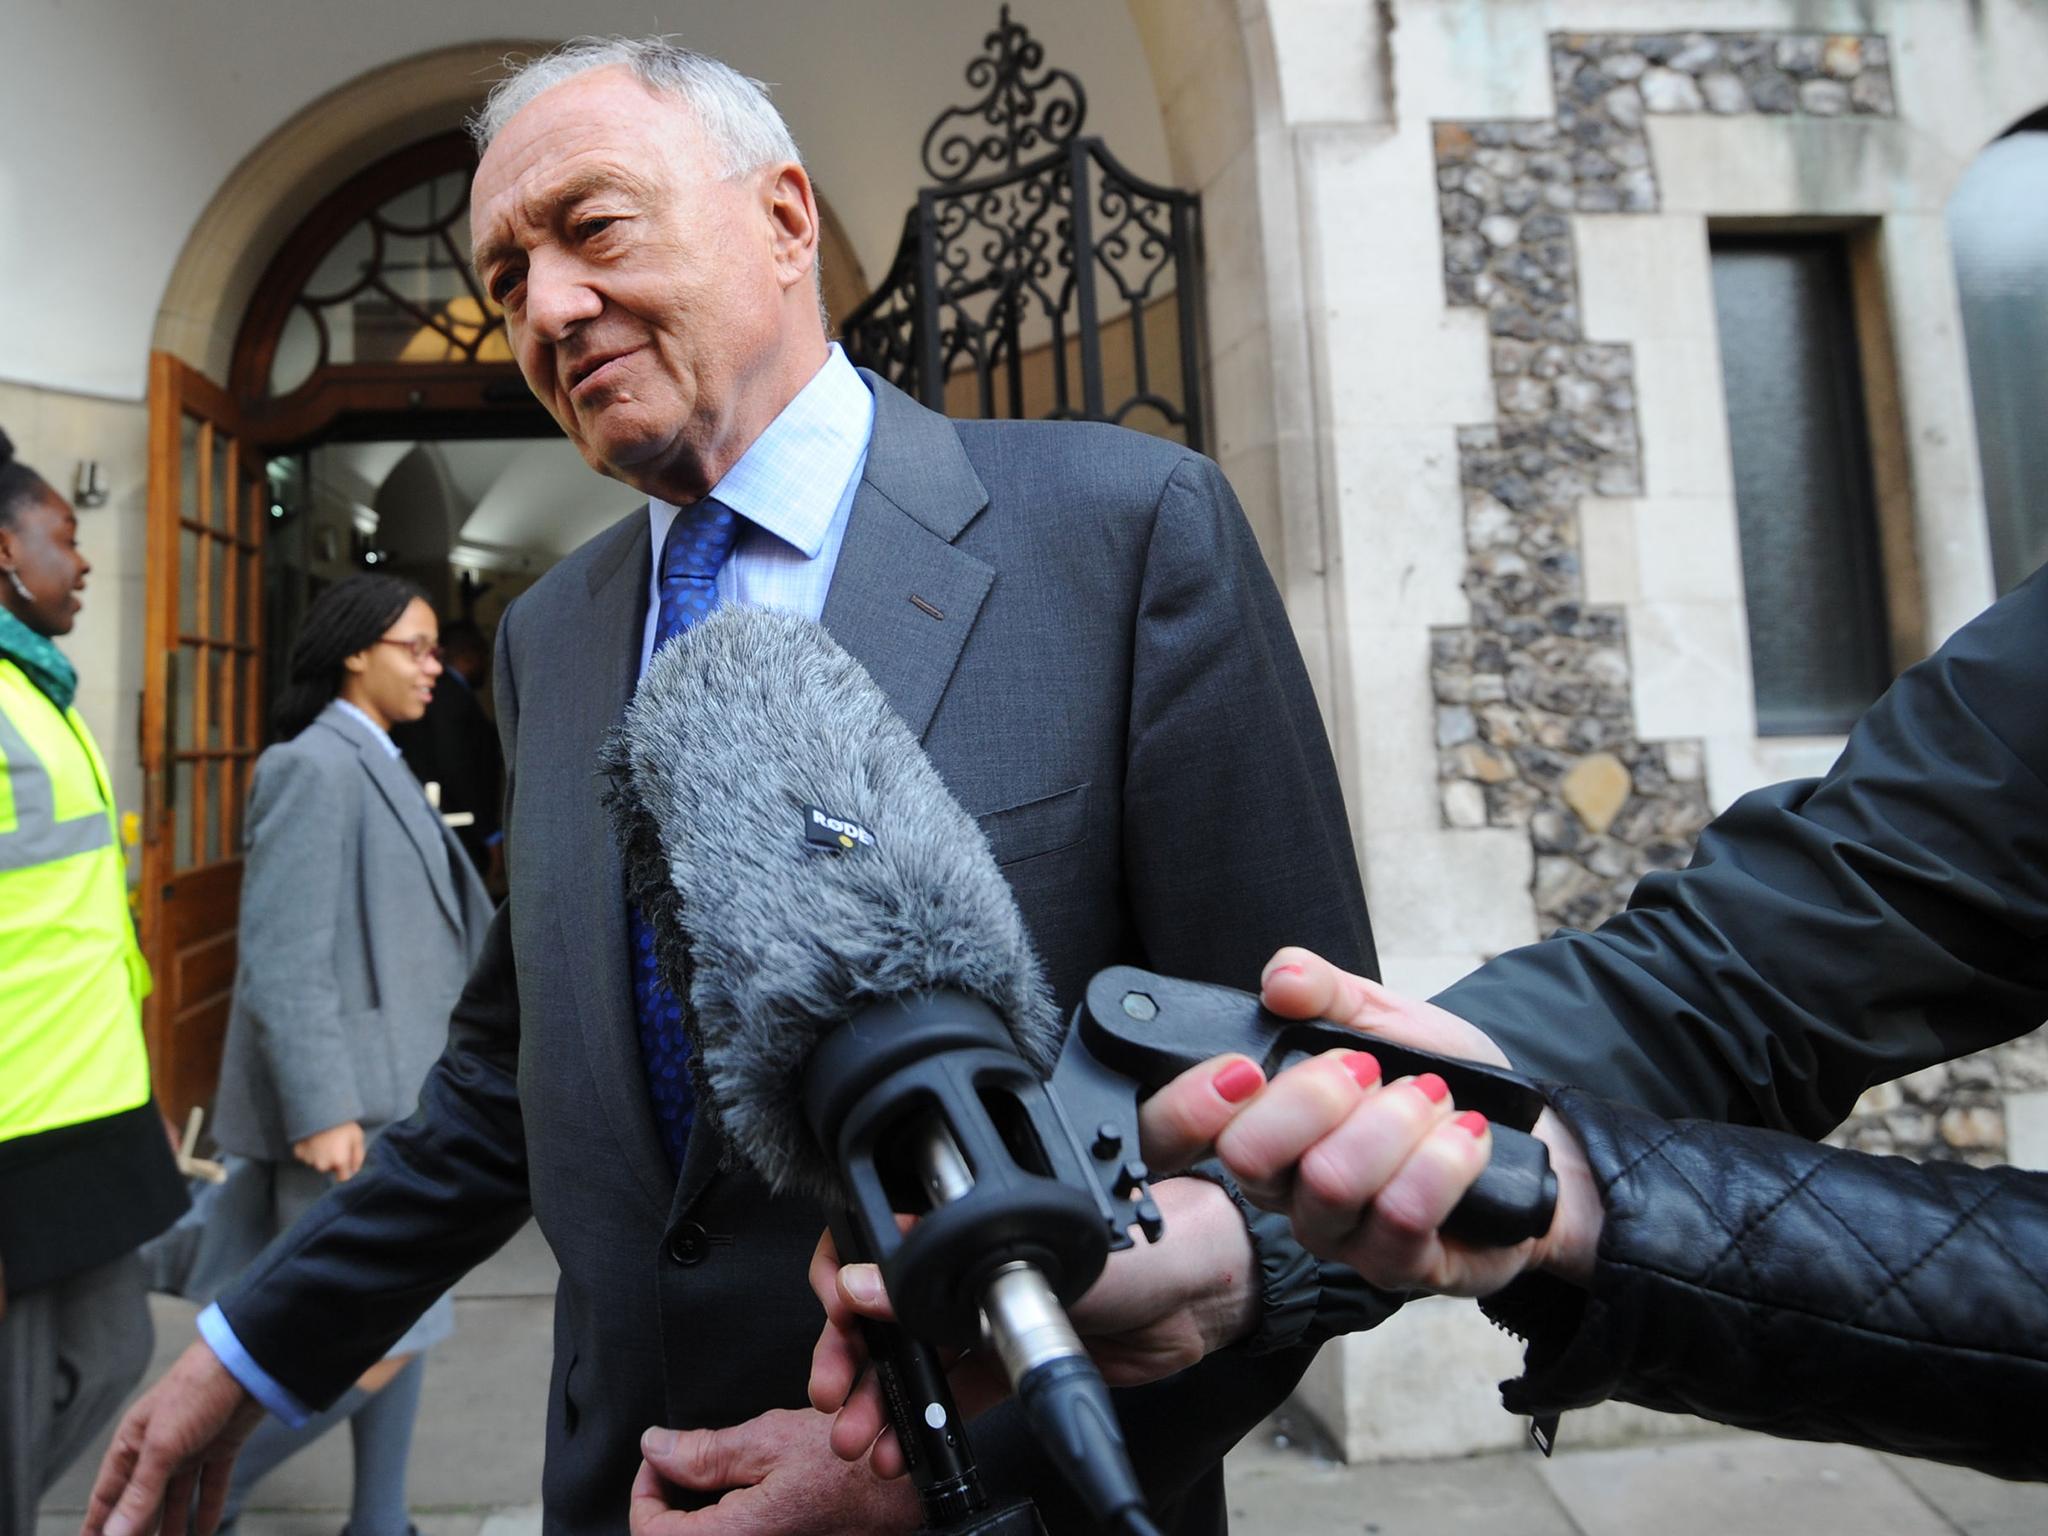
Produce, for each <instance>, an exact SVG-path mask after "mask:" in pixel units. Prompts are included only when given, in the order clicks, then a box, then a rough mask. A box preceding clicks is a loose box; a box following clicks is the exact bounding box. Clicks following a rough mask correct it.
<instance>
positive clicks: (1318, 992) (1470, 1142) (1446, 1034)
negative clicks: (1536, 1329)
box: [1216, 948, 1601, 1296]
mask: <svg viewBox="0 0 2048 1536" xmlns="http://www.w3.org/2000/svg"><path fill="white" fill-rule="evenodd" d="M1260 997H1261V1001H1263V1002H1264V1003H1265V1005H1266V1006H1267V1007H1268V1008H1270V1009H1272V1010H1273V1012H1275V1013H1277V1014H1281V1015H1283V1016H1284V1017H1287V1018H1294V1019H1312V1018H1323V1019H1328V1020H1330V1021H1331V1022H1332V1023H1336V1024H1342V1025H1345V1026H1347V1027H1348V1028H1351V1029H1356V1030H1358V1031H1360V1033H1361V1036H1362V1037H1363V1038H1361V1039H1360V1041H1359V1047H1360V1049H1359V1052H1358V1053H1357V1054H1356V1055H1355V1056H1354V1057H1353V1058H1352V1061H1351V1063H1350V1067H1351V1070H1350V1071H1348V1072H1344V1073H1336V1072H1333V1071H1332V1070H1331V1068H1330V1067H1328V1066H1327V1065H1326V1064H1325V1063H1326V1061H1327V1059H1328V1058H1327V1057H1325V1058H1319V1059H1318V1060H1316V1061H1309V1062H1303V1063H1301V1064H1300V1065H1299V1066H1296V1067H1292V1068H1290V1069H1288V1070H1287V1071H1285V1072H1283V1073H1281V1074H1280V1075H1279V1076H1278V1077H1276V1078H1275V1079H1274V1080H1273V1082H1272V1083H1271V1084H1270V1085H1268V1087H1267V1088H1266V1089H1265V1091H1264V1092H1263V1093H1261V1094H1260V1095H1259V1096H1258V1097H1257V1098H1255V1099H1254V1100H1252V1101H1251V1102H1250V1103H1249V1104H1247V1105H1246V1106H1245V1107H1244V1109H1243V1110H1242V1112H1240V1113H1239V1114H1238V1115H1237V1116H1236V1117H1235V1118H1234V1119H1233V1120H1232V1121H1231V1122H1230V1124H1229V1125H1228V1126H1227V1127H1225V1128H1224V1129H1223V1131H1222V1132H1221V1133H1220V1134H1219V1135H1218V1137H1217V1141H1216V1155H1217V1156H1218V1157H1219V1158H1221V1159H1222V1160H1223V1164H1224V1166H1225V1167H1226V1168H1228V1169H1230V1171H1231V1173H1232V1174H1233V1175H1234V1176H1235V1177H1236V1178H1237V1179H1238V1180H1239V1182H1240V1184H1241V1185H1242V1187H1243V1189H1244V1192H1245V1194H1246V1196H1247V1197H1248V1198H1250V1199H1252V1200H1254V1201H1256V1202H1257V1203H1258V1204H1260V1205H1263V1206H1265V1207H1266V1208H1267V1209H1268V1210H1274V1211H1279V1212H1281V1213H1282V1214H1284V1215H1285V1216H1287V1218H1288V1220H1289V1222H1290V1223H1291V1225H1292V1226H1293V1228H1294V1235H1295V1238H1296V1239H1297V1240H1298V1241H1299V1242H1300V1243H1301V1245H1302V1246H1303V1247H1305V1248H1307V1249H1308V1250H1309V1251H1310V1252H1311V1253H1313V1254H1315V1255H1316V1256H1317V1257H1318V1258H1322V1259H1328V1260H1331V1261H1333V1262H1336V1263H1341V1264H1345V1265H1348V1266H1350V1267H1351V1268H1353V1269H1355V1270H1357V1271H1358V1272H1359V1274H1361V1275H1363V1276H1364V1277H1365V1278H1366V1279H1367V1280H1369V1281H1371V1282H1372V1283H1373V1284H1374V1285H1378V1286H1382V1287H1384V1288H1386V1289H1389V1290H1428V1291H1438V1292H1442V1293H1445V1294H1448V1295H1458V1296H1485V1295H1490V1294H1491V1293H1493V1292H1494V1291H1497V1290H1499V1289H1500V1288H1501V1287H1502V1286H1504V1285H1506V1284H1507V1283H1508V1282H1509V1281H1510V1280H1512V1279H1514V1278H1515V1277H1516V1276H1517V1275H1519V1274H1521V1273H1522V1271H1523V1270H1525V1269H1528V1268H1531V1267H1543V1268H1548V1269H1551V1270H1553V1271H1555V1272H1557V1273H1560V1274H1563V1275H1565V1276H1566V1277H1567V1278H1574V1279H1583V1278H1584V1277H1585V1276H1586V1275H1588V1274H1590V1272H1591V1269H1592V1262H1593V1255H1594V1253H1595V1251H1596V1250H1597V1248H1598V1246H1599V1234H1600V1225H1601V1207H1600V1198H1599V1192H1598V1190H1597V1189H1596V1187H1595V1186H1594V1184H1593V1179H1592V1174H1591V1172H1590V1170H1589V1169H1588V1168H1587V1166H1586V1159H1585V1153H1584V1150H1583V1149H1582V1148H1581V1147H1580V1146H1579V1144H1578V1141H1577V1139H1576V1138H1575V1137H1574V1136H1573V1135H1572V1134H1571V1132H1570V1131H1569V1130H1568V1129H1567V1128H1566V1127H1565V1126H1564V1124H1563V1123H1562V1122H1561V1121H1559V1120H1558V1119H1557V1117H1556V1116H1555V1115H1553V1114H1552V1113H1551V1112H1550V1111H1548V1110H1545V1111H1544V1113H1543V1115H1542V1116H1541V1118H1539V1119H1538V1121H1537V1123H1536V1127H1535V1135H1536V1136H1537V1138H1538V1139H1539V1140H1541V1141H1543V1142H1544V1143H1545V1144H1546V1145H1547V1146H1548V1147H1549V1149H1550V1157H1551V1165H1552V1167H1553V1168H1554V1169H1555V1171H1556V1173H1557V1178H1558V1204H1557V1213H1556V1216H1555V1217H1554V1218H1553V1220H1552V1222H1551V1227H1550V1231H1549V1232H1548V1233H1546V1234H1545V1235H1544V1236H1542V1237H1540V1238H1536V1239H1534V1240H1532V1241H1529V1242H1525V1243H1519V1244H1517V1245H1515V1246H1514V1247H1512V1248H1473V1247H1469V1246H1467V1245H1465V1244H1463V1243H1460V1242H1458V1241H1456V1240H1455V1239H1450V1238H1446V1237H1444V1236H1443V1235H1442V1233H1441V1232H1440V1231H1439V1228H1440V1227H1441V1226H1442V1225H1443V1222H1444V1220H1445V1218H1447V1217H1448V1216H1449V1215H1450V1213H1451V1211H1452V1210H1453V1209H1454V1208H1455V1207H1456V1206H1457V1204H1458V1202H1459V1201H1460V1200H1462V1199H1463V1198H1464V1196H1465V1194H1466V1192H1467V1191H1468V1190H1470V1189H1471V1187H1472V1184H1473V1182H1474V1181H1475V1180H1476V1179H1477V1178H1478V1177H1479V1175H1480V1173H1481V1172H1482V1171H1483V1170H1484V1169H1485V1167H1486V1162H1487V1158H1488V1156H1489V1155H1490V1154H1491V1151H1492V1141H1493V1138H1492V1130H1491V1127H1489V1126H1488V1125H1487V1123H1486V1120H1485V1117H1484V1116H1482V1115H1480V1114H1479V1113H1478V1112H1477V1111H1472V1110H1465V1111H1460V1110H1459V1109H1458V1108H1457V1106H1456V1104H1454V1103H1453V1102H1452V1099H1451V1094H1450V1090H1449V1089H1448V1087H1447V1086H1446V1085H1445V1083H1444V1080H1443V1079H1442V1078H1441V1077H1438V1076H1436V1075H1435V1074H1434V1073H1425V1074H1423V1075H1421V1076H1419V1077H1409V1078H1402V1079H1399V1080H1397V1081H1395V1082H1392V1083H1382V1082H1381V1081H1380V1080H1379V1072H1378V1064H1377V1063H1376V1062H1374V1061H1373V1060H1372V1057H1371V1054H1370V1053H1371V1050H1372V1039H1371V1037H1373V1036H1381V1037H1384V1038H1386V1039H1388V1040H1392V1041H1395V1042H1396V1043H1398V1044H1401V1045H1406V1046H1410V1047H1415V1048H1419V1049H1422V1050H1427V1051H1434V1052H1435V1053H1437V1054H1438V1055H1442V1056H1458V1057H1464V1058H1466V1059H1468V1060H1473V1061H1484V1062H1490V1063H1493V1064H1495V1065H1498V1066H1508V1065H1510V1063H1509V1062H1508V1059H1507V1057H1506V1056H1505V1055H1504V1054H1503V1053H1502V1052H1501V1049H1500V1047H1499V1046H1497V1045H1495V1044H1494V1043H1493V1041H1492V1039H1491V1038H1489V1037H1488V1036H1487V1035H1486V1034H1485V1033H1484V1032H1483V1031H1481V1030H1479V1029H1478V1028H1476V1027H1475V1026H1473V1025H1472V1024H1470V1023H1468V1022H1466V1021H1465V1020H1464V1019H1461V1018H1459V1017H1458V1016H1457V1015H1456V1014H1453V1013H1448V1012H1446V1011H1445V1010H1444V1009H1442V1008H1439V1007H1437V1006H1436V1005H1435V1004H1433V1003H1426V1002H1417V1001H1414V1000H1411V999H1409V998H1404V997H1402V996H1400V995H1399V994H1397V993H1394V992H1390V991H1388V990H1387V989H1386V988H1385V987H1383V986H1381V985H1380V984H1379V983H1378V982H1375V981H1368V980H1367V979H1366V978H1365V977H1363V976H1354V975H1352V974H1351V973H1350V972H1348V971H1344V970H1341V969H1339V968H1338V967H1337V966H1334V965H1332V964H1331V963H1330V962H1329V961H1327V960H1325V959H1323V958H1322V957H1321V956H1320V955H1316V954H1312V953H1311V952H1310V951H1308V950H1305V949H1291V948H1290V949H1283V950H1281V951H1280V952H1279V953H1278V954H1276V955H1275V956H1274V957H1273V959H1272V960H1271V961H1270V962H1269V963H1268V964H1267V967H1266V973H1265V976H1264V978H1263V980H1262V987H1261V994H1260ZM1331 1054H1333V1055H1334V1054H1339V1053H1331ZM1366 1063H1371V1065H1370V1066H1367V1065H1366ZM1347 1079H1348V1081H1347Z"/></svg>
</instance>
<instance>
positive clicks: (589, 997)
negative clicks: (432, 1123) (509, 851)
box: [515, 511, 675, 1214]
mask: <svg viewBox="0 0 2048 1536" xmlns="http://www.w3.org/2000/svg"><path fill="white" fill-rule="evenodd" d="M613 537H614V538H615V539H616V541H617V542H616V545H615V547H614V548H613V549H612V550H610V551H607V552H606V555H605V558H603V559H600V560H598V561H595V562H593V563H592V565H591V569H590V575H589V578H588V580H587V581H586V582H585V585H584V590H583V592H582V593H581V594H580V597H581V612H579V613H578V614H577V615H576V616H575V618H574V621H573V622H572V623H571V624H570V625H569V627H568V628H567V630H566V631H565V633H564V634H563V635H562V636H561V643H562V644H565V645H567V646H570V647H572V648H573V649H574V652H575V654H576V656H577V657H578V658H579V665H578V666H577V667H576V668H575V669H574V671H573V673H572V675H573V676H574V677H575V679H576V686H574V687H573V688H572V689H571V690H569V691H570V695H571V696H570V697H568V698H565V699H563V700H562V701H561V704H562V706H563V708H564V709H565V710H566V711H567V714H568V719H567V721H566V725H567V732H566V734H565V735H564V736H563V737H562V738H561V740H562V741H563V742H564V743H565V744H566V751H567V753H568V754H569V757H570V761H568V762H566V763H563V764H561V765H559V767H558V768H557V770H556V774H555V776H554V777H552V778H551V780H550V782H551V783H553V784H558V785H560V793H561V794H563V795H564V797H565V801H566V803H565V806H564V808H563V809H562V812H561V819H560V821H559V822H558V823H557V824H558V825H559V826H560V827H561V829H562V838H561V841H560V843H559V844H558V845H557V846H556V848H555V849H554V850H553V851H552V853H551V854H550V855H549V856H550V857H554V858H560V859H561V860H562V861H563V864H562V866H560V867H561V869H562V876H563V877H564V878H563V888H564V902H563V906H562V920H563V931H562V943H563V945H564V946H565V947H566V948H567V949H568V951H569V953H570V956H571V961H570V964H571V966H572V968H573V974H574V976H575V980H576V994H577V998H578V1000H579V1001H580V1002H581V1004H582V1007H581V1008H580V1009H579V1010H578V1011H579V1013H580V1014H581V1016H582V1019H581V1022H582V1026H583V1045H584V1049H585V1050H586V1051H587V1052H589V1054H590V1060H591V1065H592V1069H593V1071H594V1072H595V1073H596V1074H597V1078H598V1081H599V1082H601V1083H606V1084H610V1085H612V1087H613V1089H615V1091H616V1097H615V1098H612V1102H613V1103H614V1104H615V1105H616V1108H615V1110H614V1111H613V1114H612V1117H611V1124H612V1129H613V1131H614V1132H615V1133H616V1134H617V1135H618V1137H619V1139H620V1142H621V1144H622V1147H623V1150H624V1152H625V1154H626V1160H627V1161H628V1162H629V1163H631V1164H632V1166H633V1172H634V1174H635V1176H636V1177H637V1178H638V1179H639V1181H640V1183H641V1185H642V1187H643V1188H645V1189H646V1191H647V1195H648V1198H649V1199H651V1200H652V1201H653V1202H654V1203H655V1205H656V1207H657V1208H658V1209H659V1210H661V1211H662V1212H663V1213H664V1214H666V1213H667V1211H668V1208H669V1203H670V1201H671V1200H672V1199H673V1198H674V1195H675V1174H674V1172H673V1170H671V1169H670V1167H669V1163H668V1153H667V1152H666V1151H664V1150H663V1148H662V1145H661V1135H660V1133H659V1132H658V1131H657V1130H656V1129H655V1124H654V1109H653V1106H652V1105H651V1104H650V1103H649V1102H648V1097H647V1069H646V1067H645V1066H644V1065H643V1064H642V1062H641V1059H640V1030H639V1026H638V1024H637V1023H636V1022H635V1020H634V1017H633V978H632V976H631V975H630V974H629V972H628V969H627V965H626V873H625V865H624V862H623V861H622V860H621V859H620V857H619V849H618V843H617V841H616V839H614V838H613V836H612V829H611V823H610V820H609V818H608V817H607V816H606V814H605V810H604V805H603V803H602V800H601V799H600V789H599V785H598V783H597V749H598V745H599V743H601V742H602V741H603V740H604V738H605V736H606V734H607V733H609V732H610V731H611V729H612V728H613V727H614V726H616V725H617V724H618V723H619V719H620V717H621V716H623V715H624V714H625V712H626V705H627V704H628V703H629V702H630V701H631V700H632V697H633V689H634V687H635V686H636V684H637V683H638V682H639V673H640V638H641V634H642V632H643V630H644V629H645V626H646V622H647V601H646V593H647V571H648V564H649V561H650V560H651V559H652V555H651V553H650V548H651V546H650V543H649V537H648V527H647V514H646V513H645V512H644V511H642V512H639V513H637V514H635V515H634V516H633V517H632V518H631V519H630V520H629V521H628V523H625V524H621V526H620V527H619V529H618V530H617V532H616V533H615V534H614V535H613ZM516 856H517V855H516V854H515V857H516ZM608 1096H609V1095H608Z"/></svg>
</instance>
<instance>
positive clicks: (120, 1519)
mask: <svg viewBox="0 0 2048 1536" xmlns="http://www.w3.org/2000/svg"><path fill="white" fill-rule="evenodd" d="M100 1529H101V1530H102V1531H104V1532H105V1533H106V1536H128V1533H129V1532H130V1531H132V1530H134V1529H135V1522H134V1521H132V1520H130V1519H129V1518H128V1517H127V1516H126V1515H123V1514H119V1513H116V1514H111V1515H109V1516H107V1523H106V1524H105V1525H103V1526H101V1527H100Z"/></svg>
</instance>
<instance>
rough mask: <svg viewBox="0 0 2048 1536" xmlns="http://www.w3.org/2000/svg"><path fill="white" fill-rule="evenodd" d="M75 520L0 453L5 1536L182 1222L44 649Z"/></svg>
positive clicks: (101, 849) (54, 666)
mask: <svg viewBox="0 0 2048 1536" xmlns="http://www.w3.org/2000/svg"><path fill="white" fill-rule="evenodd" d="M90 569H91V566H90V565H89V564H88V563H87V561H86V558H85V555H84V553H83V552H82V551H81V550H80V549H79V547H78V519H77V517H76V515H75V514H74V513H73V512H72V510H71V508H70V507H69V506H68V505H66V504H65V502H64V499H63V498H62V497H61V496H59V495H58V494H57V493H56V492H55V491H53V490H51V489H50V487H49V485H48V484H47V483H46V482H45V481H44V480H43V479H42V477H41V476H39V475H37V474H36V472H35V471H34V470H32V469H30V468H29V467H28V466H27V465H26V464H23V463H22V462H21V461H20V460H18V459H16V458H15V457H14V448H13V444H11V443H10V442H9V441H8V439H7V437H6V435H5V434H4V433H0V1536H32V1533H33V1532H34V1530H35V1525H36V1505H37V1504H38V1503H39V1502H40V1500H41V1499H42V1496H43V1494H44V1492H45V1491H47V1490H48V1488H49V1486H50V1485H51V1484H52V1483H53V1482H55V1481H56V1480H57V1478H58V1476H59V1475H60V1474H61V1473H62V1472H63V1470H64V1468H65V1467H66V1466H67V1465H68V1464H69V1463H70V1462H71V1461H72V1459H73V1458H74V1457H76V1456H77V1455H78V1453H79V1452H80V1451H82V1450H83V1449H84V1448H85V1447H86V1445H87V1444H88V1443H89V1442H90V1441H91V1440H92V1438H93V1436H94V1435H95V1434H97V1433H98V1431H99V1429H100V1427H101V1426H102V1425H103V1424H104V1423H105V1422H106V1420H107V1419H108V1418H109V1417H110V1416H111V1415H112V1414H113V1412H114V1410H115V1409H116V1408H117V1407H119V1406H120V1404H121V1400H122V1399H123V1398H124V1397H126V1396H127V1395H128V1391H129V1389H130V1388H131V1387H133V1386H134V1385H135V1383H136V1382H137V1381H138V1380H139V1379H140V1378H141V1376H142V1373H143V1371H144V1370H145V1369H146V1368H147V1367H148V1365H149V1356H150V1349H151V1346H152V1343H153V1337H152V1331H151V1327H150V1321H149V1308H148V1304H147V1302H148V1298H147V1293H146V1290H145V1286H144V1277H143V1268H142V1263H141V1261H140V1259H138V1258H137V1256H136V1252H135V1250H136V1249H137V1248H139V1247H140V1246H141V1245H142V1244H143V1243H144V1242H146V1241H147V1240H148V1239H150V1238H152V1237H154V1236H155V1235H156V1234H157V1233H159V1232H161V1231H163V1230H164V1229H165V1228H166V1227H168V1226H169V1225H170V1224H171V1223H172V1222H173V1221H175V1220H176V1219H177V1217H178V1215H179V1213H180V1212H181V1211H183V1210H184V1209H185V1186H184V1181H183V1180H182V1179H181V1178H180V1177H179V1176H178V1170H177V1166H176V1163H175V1161H174V1159H173V1157H172V1155H171V1151H170V1147H169V1145H168V1142H167V1138H166V1136H165V1134H164V1122H163V1120H162V1118H161V1116H160V1115H159V1114H158V1112H157V1108H156V1105H155V1103H154V1101H153V1100H152V1098H151V1095H150V1085H149V1056H148V1052H147V1050H146V1049H145V1047H144V1044H143V1036H142V999H143V997H144V996H145V995H146V994H147V992H148V990H149V973H148V969H147V968H146V967H145V966H144V964H143V961H142V954H141V951H140V950H139V949H138V948H137V947H136V943H135V928H134V924H133V922H132V921H131V919H130V917H129V914H128V880H127V870H126V867H125V864H124V861H123V859H122V855H121V846H120V839H119V838H118V836H117V835H116V832H115V816H114V797H113V793H112V791H111V790H110V789H109V788H108V783H109V781H108V778H107V769H106V764H105V763H103V762H102V761H101V760H100V754H99V749H98V748H97V747H96V746H95V745H94V744H93V739H92V734H91V732H89V731H88V730H87V729H86V726H85V721H84V720H83V719H82V718H81V717H80V716H79V713H78V711H77V709H76V708H74V707H73V696H74V694H75V693H76V691H77V686H78V675H77V673H76V672H75V671H74V670H73V669H72V666H71V663H70V662H69V661H68V660H66V659H65V657H64V655H63V653H62V652H61V651H59V650H58V649H57V647H56V644H55V640H56V638H57V637H58V636H60V635H65V634H69V633H70V631H71V626H72V623H73V622H74V621H75V620H76V619H77V617H78V610H79V598H78V594H79V593H81V592H82V591H84V590H85V577H86V572H87V571H89V570H90Z"/></svg>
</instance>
